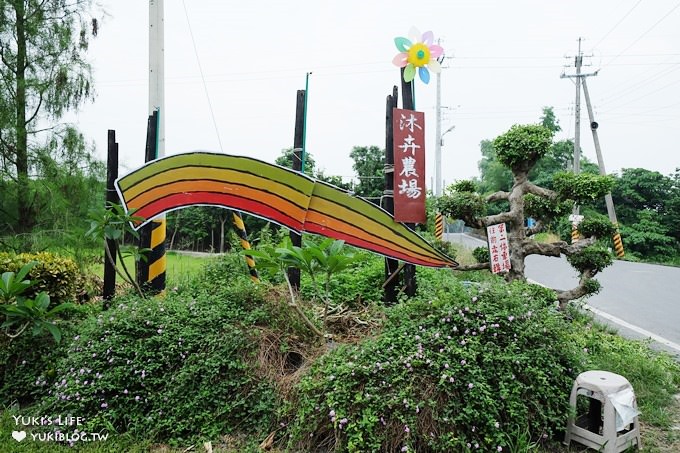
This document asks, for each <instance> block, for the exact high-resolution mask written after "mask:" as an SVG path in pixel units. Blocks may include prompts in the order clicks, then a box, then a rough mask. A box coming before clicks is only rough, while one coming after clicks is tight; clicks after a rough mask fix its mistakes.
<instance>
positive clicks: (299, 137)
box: [288, 90, 307, 290]
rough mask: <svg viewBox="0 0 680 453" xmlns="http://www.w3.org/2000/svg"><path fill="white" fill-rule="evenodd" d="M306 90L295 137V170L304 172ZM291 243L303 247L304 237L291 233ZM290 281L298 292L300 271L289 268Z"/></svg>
mask: <svg viewBox="0 0 680 453" xmlns="http://www.w3.org/2000/svg"><path fill="white" fill-rule="evenodd" d="M306 95H307V93H306V91H305V90H298V92H297V103H296V107H295V135H294V137H293V170H295V171H300V172H301V171H302V152H303V150H302V146H303V142H304V136H305V98H306ZM290 241H291V242H292V243H293V245H295V246H297V247H301V246H302V236H301V235H300V234H298V233H296V232H295V231H291V232H290ZM288 279H289V280H290V284H291V286H292V287H293V288H295V289H296V290H299V289H300V269H298V268H296V267H289V268H288Z"/></svg>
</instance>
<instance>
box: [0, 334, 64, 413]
mask: <svg viewBox="0 0 680 453" xmlns="http://www.w3.org/2000/svg"><path fill="white" fill-rule="evenodd" d="M60 328H61V331H62V335H63V336H69V335H71V336H72V335H73V334H72V328H70V327H67V326H65V325H64V324H61V325H60ZM67 346H68V343H67V342H64V341H62V342H61V343H55V342H53V341H51V340H50V336H49V334H47V333H44V334H43V335H42V336H40V337H34V336H32V335H21V336H19V337H17V338H15V339H13V340H11V341H10V340H9V339H8V338H6V337H4V335H3V336H2V337H0V406H1V407H8V406H11V405H13V404H19V406H21V407H24V406H27V405H30V404H33V403H34V402H35V401H36V400H37V399H39V398H40V397H41V396H42V394H43V393H44V392H43V386H41V385H39V382H42V381H46V382H52V381H53V379H54V376H55V375H56V371H55V362H56V361H57V360H58V359H59V358H61V357H63V356H65V355H66V351H67Z"/></svg>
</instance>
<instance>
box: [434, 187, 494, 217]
mask: <svg viewBox="0 0 680 453" xmlns="http://www.w3.org/2000/svg"><path fill="white" fill-rule="evenodd" d="M447 192H448V193H447V194H446V195H445V196H443V197H440V198H438V199H437V201H436V203H435V204H436V206H437V209H439V211H440V212H441V213H442V214H444V215H447V216H449V217H451V218H454V219H472V218H477V217H481V216H483V215H484V214H485V212H486V201H484V198H483V197H482V196H481V195H479V194H478V193H474V192H455V191H448V189H447Z"/></svg>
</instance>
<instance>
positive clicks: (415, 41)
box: [392, 28, 444, 83]
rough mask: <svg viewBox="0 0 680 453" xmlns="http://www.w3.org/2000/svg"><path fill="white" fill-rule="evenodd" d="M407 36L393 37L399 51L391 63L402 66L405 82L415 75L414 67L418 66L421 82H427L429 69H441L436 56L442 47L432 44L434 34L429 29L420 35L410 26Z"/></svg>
mask: <svg viewBox="0 0 680 453" xmlns="http://www.w3.org/2000/svg"><path fill="white" fill-rule="evenodd" d="M409 38H410V39H409ZM409 38H404V37H402V36H399V37H397V38H394V44H396V46H397V49H398V50H399V53H398V54H397V55H396V56H395V57H394V60H392V63H394V64H395V66H399V67H400V68H404V81H405V82H410V81H412V80H413V79H414V78H415V77H416V68H418V75H419V76H420V80H422V81H423V83H429V82H430V71H432V72H434V73H435V74H436V73H439V72H441V70H442V68H441V66H440V65H439V62H438V61H437V58H439V57H440V56H442V54H443V53H444V49H442V48H441V47H440V46H438V45H436V44H433V42H434V35H433V34H432V32H431V31H426V32H425V33H423V34H422V35H421V34H420V32H419V31H418V30H417V29H415V28H412V29H411V31H410V32H409ZM428 69H429V71H428Z"/></svg>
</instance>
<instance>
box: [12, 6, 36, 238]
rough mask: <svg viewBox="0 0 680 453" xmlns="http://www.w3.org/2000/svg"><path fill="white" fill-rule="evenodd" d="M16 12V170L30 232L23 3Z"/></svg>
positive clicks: (22, 222)
mask: <svg viewBox="0 0 680 453" xmlns="http://www.w3.org/2000/svg"><path fill="white" fill-rule="evenodd" d="M14 12H15V13H16V39H17V63H16V76H17V79H16V114H17V116H16V124H15V128H16V139H17V144H16V163H15V165H16V170H17V209H18V225H17V227H18V230H19V232H25V231H29V230H30V229H31V227H32V226H33V225H34V223H35V218H34V215H33V213H32V209H31V206H30V204H29V201H28V190H29V180H28V134H27V130H26V129H27V127H26V126H27V125H26V62H27V55H26V28H25V25H26V24H25V15H26V14H25V10H24V2H23V1H20V2H14Z"/></svg>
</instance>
